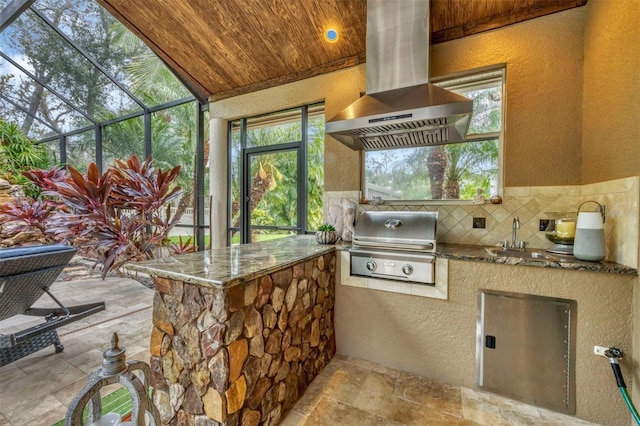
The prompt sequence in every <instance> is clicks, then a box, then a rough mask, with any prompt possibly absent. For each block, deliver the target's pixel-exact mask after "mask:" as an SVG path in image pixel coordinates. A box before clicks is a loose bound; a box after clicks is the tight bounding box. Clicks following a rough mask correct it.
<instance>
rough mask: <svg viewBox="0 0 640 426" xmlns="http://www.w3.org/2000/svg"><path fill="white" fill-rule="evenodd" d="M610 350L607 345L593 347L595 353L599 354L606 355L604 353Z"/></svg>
mask: <svg viewBox="0 0 640 426" xmlns="http://www.w3.org/2000/svg"><path fill="white" fill-rule="evenodd" d="M607 350H609V348H607V347H605V346H594V347H593V353H594V354H595V355H599V356H606V355H605V354H604V352H605V351H607Z"/></svg>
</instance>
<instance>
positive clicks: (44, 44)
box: [0, 9, 142, 121]
mask: <svg viewBox="0 0 640 426" xmlns="http://www.w3.org/2000/svg"><path fill="white" fill-rule="evenodd" d="M86 36H87V37H93V35H92V34H90V33H88V32H87V33H86ZM100 41H101V40H100V39H99V38H96V39H95V42H96V43H99V42H100ZM0 46H2V49H3V52H4V53H5V54H7V55H8V56H10V57H11V58H16V59H15V60H16V62H18V63H19V64H20V65H22V66H23V67H24V68H25V69H26V70H27V71H28V72H29V73H31V74H32V75H34V76H35V77H36V78H37V79H38V80H40V81H41V82H42V83H43V84H47V85H48V86H49V87H50V88H51V89H52V90H53V91H55V92H57V93H58V94H60V95H61V96H63V97H65V98H66V99H68V100H69V101H70V102H71V103H72V104H73V105H75V106H76V107H77V108H78V109H80V110H82V111H84V112H85V113H86V114H87V115H88V116H89V117H90V118H92V119H94V120H96V121H102V120H107V119H110V118H113V117H117V116H121V115H125V114H127V113H129V112H133V111H140V110H141V109H142V108H141V107H140V106H139V105H137V104H136V103H135V102H134V101H133V100H132V99H131V98H130V97H129V96H128V95H127V94H126V93H125V92H124V91H122V90H121V89H119V88H118V86H116V85H115V84H114V83H112V82H111V81H110V80H109V79H108V78H107V77H106V76H105V75H104V74H103V73H102V72H100V70H99V69H98V68H96V67H95V66H94V65H93V64H92V63H91V62H90V61H89V60H88V59H87V58H85V57H84V56H83V55H82V54H80V53H79V52H78V51H77V50H76V49H74V48H73V47H72V46H71V44H69V43H68V42H67V41H65V40H64V39H63V38H62V37H60V35H59V34H58V33H56V32H55V31H54V30H53V29H52V28H51V27H49V26H48V25H47V24H45V22H44V21H43V20H42V19H40V18H39V17H38V16H37V15H36V14H35V13H34V12H33V11H32V10H30V9H27V10H26V11H25V12H24V13H22V14H21V15H20V16H19V17H18V18H17V19H16V20H15V21H14V22H13V23H12V24H11V25H10V26H9V27H8V28H7V29H6V30H5V31H3V32H2V33H0ZM55 119H56V117H55V116H54V117H51V120H55Z"/></svg>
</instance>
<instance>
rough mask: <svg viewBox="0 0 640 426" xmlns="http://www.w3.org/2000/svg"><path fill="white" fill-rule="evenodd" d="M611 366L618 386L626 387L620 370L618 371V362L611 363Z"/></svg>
mask: <svg viewBox="0 0 640 426" xmlns="http://www.w3.org/2000/svg"><path fill="white" fill-rule="evenodd" d="M611 368H613V375H614V376H616V383H617V384H618V387H619V388H626V387H627V385H626V384H625V383H624V379H623V378H622V371H620V364H618V363H617V362H616V363H611Z"/></svg>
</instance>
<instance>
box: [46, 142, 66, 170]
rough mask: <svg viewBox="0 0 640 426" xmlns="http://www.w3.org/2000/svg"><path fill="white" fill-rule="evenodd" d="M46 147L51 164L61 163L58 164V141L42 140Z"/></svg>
mask: <svg viewBox="0 0 640 426" xmlns="http://www.w3.org/2000/svg"><path fill="white" fill-rule="evenodd" d="M42 145H43V146H45V147H46V148H47V152H48V153H49V159H50V160H51V163H52V165H57V166H58V165H61V164H60V141H59V140H57V139H56V140H53V141H49V142H44V143H43V144H42Z"/></svg>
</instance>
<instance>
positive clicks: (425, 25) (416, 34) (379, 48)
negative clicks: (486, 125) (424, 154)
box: [325, 0, 473, 150]
mask: <svg viewBox="0 0 640 426" xmlns="http://www.w3.org/2000/svg"><path fill="white" fill-rule="evenodd" d="M366 67H367V68H366V72H367V94H366V95H365V96H363V97H362V98H360V99H358V100H357V101H356V102H354V103H353V104H351V105H350V106H348V107H347V108H346V109H344V110H343V111H342V112H340V113H339V114H338V115H336V116H335V117H333V118H332V119H330V120H328V121H327V123H326V129H325V133H326V134H328V135H330V136H332V137H334V138H336V139H338V140H339V141H340V142H342V143H343V144H345V145H346V146H348V147H349V148H351V149H355V150H377V149H390V148H406V147H412V146H424V145H437V144H443V143H451V142H462V141H464V139H465V137H466V135H467V130H468V128H469V121H470V119H471V113H472V111H473V102H472V101H471V100H470V99H467V98H465V97H464V96H460V95H458V94H456V93H453V92H450V91H448V90H445V89H442V88H440V87H438V86H435V85H433V84H430V83H429V82H428V80H429V0H368V1H367V65H366Z"/></svg>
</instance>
